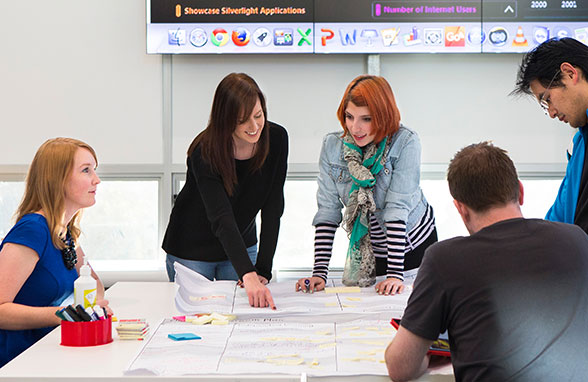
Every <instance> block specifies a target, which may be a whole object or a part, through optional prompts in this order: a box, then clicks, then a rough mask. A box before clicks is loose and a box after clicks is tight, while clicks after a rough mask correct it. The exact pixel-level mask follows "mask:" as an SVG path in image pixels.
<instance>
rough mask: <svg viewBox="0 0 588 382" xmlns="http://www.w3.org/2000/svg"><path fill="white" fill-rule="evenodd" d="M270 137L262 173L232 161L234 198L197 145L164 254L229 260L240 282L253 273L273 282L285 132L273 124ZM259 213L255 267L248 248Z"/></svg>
mask: <svg viewBox="0 0 588 382" xmlns="http://www.w3.org/2000/svg"><path fill="white" fill-rule="evenodd" d="M269 133H270V145H269V147H270V148H269V154H268V156H267V158H266V160H265V162H264V164H263V166H262V167H261V169H260V170H258V171H255V172H250V170H249V161H250V160H235V167H236V171H237V184H236V186H235V189H234V192H233V195H232V196H229V195H228V194H227V192H226V191H225V188H224V186H223V181H222V179H221V177H220V176H219V174H217V173H215V172H213V171H212V168H211V167H210V165H209V163H208V162H206V161H205V160H203V159H202V153H201V150H200V147H199V146H197V147H196V149H195V150H194V151H193V152H192V154H191V155H190V156H189V157H188V159H187V165H188V171H187V173H186V184H185V185H184V187H183V188H182V190H181V191H180V193H179V195H178V197H177V199H176V202H175V204H174V207H173V209H172V212H171V216H170V220H169V224H168V226H167V230H166V233H165V237H164V239H163V245H162V248H163V249H164V251H166V252H167V253H169V254H171V255H174V256H176V257H180V258H182V259H187V260H197V261H210V262H213V261H224V260H227V259H229V260H230V261H231V263H232V264H233V267H234V268H235V270H236V271H237V274H238V275H239V277H240V278H242V277H243V275H244V274H246V273H249V272H252V271H256V272H257V273H258V274H259V275H261V276H263V277H265V278H267V279H268V280H270V279H271V272H272V263H273V258H274V253H275V250H276V245H277V242H278V233H279V230H280V218H281V216H282V213H283V212H284V182H285V180H286V170H287V161H288V133H287V132H286V130H285V129H284V128H283V127H282V126H280V125H278V124H275V123H273V122H269ZM259 211H261V235H260V239H259V248H258V255H257V262H256V264H255V266H254V265H253V264H252V263H251V260H250V259H249V256H248V255H247V248H248V247H250V246H252V245H254V244H255V243H256V242H257V232H256V225H255V217H256V216H257V214H258V212H259Z"/></svg>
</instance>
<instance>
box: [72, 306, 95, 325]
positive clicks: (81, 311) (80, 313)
mask: <svg viewBox="0 0 588 382" xmlns="http://www.w3.org/2000/svg"><path fill="white" fill-rule="evenodd" d="M75 309H76V313H77V314H78V316H80V318H81V319H82V321H86V322H87V321H92V316H90V315H89V314H88V313H86V310H85V309H84V307H83V306H82V305H80V304H78V305H76V308H75Z"/></svg>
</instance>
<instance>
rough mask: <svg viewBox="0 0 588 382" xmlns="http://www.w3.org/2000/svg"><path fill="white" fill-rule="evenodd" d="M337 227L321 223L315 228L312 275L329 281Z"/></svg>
mask: <svg viewBox="0 0 588 382" xmlns="http://www.w3.org/2000/svg"><path fill="white" fill-rule="evenodd" d="M337 227H338V226H337V225H334V224H329V223H319V224H317V225H316V226H315V229H316V230H315V234H314V268H313V270H312V275H313V276H317V277H320V278H322V279H323V280H325V281H327V275H328V273H329V260H331V253H332V251H333V240H334V239H335V231H337Z"/></svg>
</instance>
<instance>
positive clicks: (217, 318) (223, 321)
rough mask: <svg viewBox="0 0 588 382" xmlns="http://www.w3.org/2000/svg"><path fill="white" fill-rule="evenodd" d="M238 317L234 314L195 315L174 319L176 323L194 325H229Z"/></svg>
mask: <svg viewBox="0 0 588 382" xmlns="http://www.w3.org/2000/svg"><path fill="white" fill-rule="evenodd" d="M235 318H237V316H235V315H234V314H220V313H210V314H202V313H201V314H195V315H193V316H175V317H173V319H174V320H176V321H182V322H190V323H192V324H194V325H206V324H211V325H227V324H228V323H229V321H233V320H234V319H235Z"/></svg>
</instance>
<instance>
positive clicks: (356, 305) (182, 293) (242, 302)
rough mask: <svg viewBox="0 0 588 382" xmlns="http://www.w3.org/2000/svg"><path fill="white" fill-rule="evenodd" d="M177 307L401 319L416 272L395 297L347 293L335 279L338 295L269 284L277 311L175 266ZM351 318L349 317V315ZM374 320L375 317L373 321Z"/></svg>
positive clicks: (331, 284)
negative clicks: (257, 305) (303, 291)
mask: <svg viewBox="0 0 588 382" xmlns="http://www.w3.org/2000/svg"><path fill="white" fill-rule="evenodd" d="M174 265H175V270H176V283H177V284H178V286H179V288H178V292H177V294H176V307H177V308H178V310H179V311H180V312H182V313H185V314H194V313H211V312H218V313H231V314H236V315H237V316H238V317H240V318H254V317H260V316H263V317H284V316H288V317H296V316H307V315H312V316H315V317H316V316H328V317H330V318H331V319H336V318H337V317H339V318H341V319H345V318H347V319H352V318H358V317H361V316H363V315H365V314H377V315H378V317H382V318H383V317H388V320H389V319H390V318H392V317H401V316H402V313H403V312H404V308H405V307H406V303H407V301H408V297H409V295H410V292H411V291H412V285H411V281H412V280H413V279H414V274H415V272H412V273H409V274H407V275H405V279H406V282H405V283H406V284H408V285H407V286H406V289H405V291H404V292H403V293H401V294H397V295H394V296H382V295H379V294H377V293H376V292H375V289H374V287H369V288H360V291H359V292H355V293H347V292H346V288H345V287H344V286H343V285H342V284H341V281H340V280H338V279H329V280H328V281H327V288H335V290H337V291H338V292H337V293H326V292H325V291H320V292H314V293H301V292H295V291H294V284H295V283H294V282H293V281H287V282H277V283H269V284H268V285H267V287H268V288H269V290H270V291H271V293H272V297H273V299H274V302H275V304H276V307H277V309H276V310H271V309H260V308H253V307H251V306H249V300H248V298H247V293H246V291H245V289H244V288H240V287H238V286H237V285H236V283H235V282H234V281H214V282H213V281H210V280H208V279H207V278H205V277H203V276H202V275H200V274H198V273H196V272H194V271H192V270H190V269H188V268H186V267H184V266H183V265H181V264H179V263H177V262H176V263H175V264H174ZM349 314H352V315H349ZM372 318H374V317H372Z"/></svg>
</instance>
